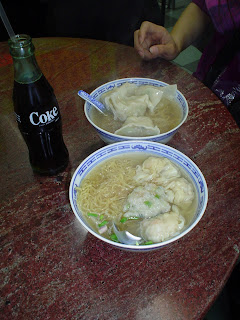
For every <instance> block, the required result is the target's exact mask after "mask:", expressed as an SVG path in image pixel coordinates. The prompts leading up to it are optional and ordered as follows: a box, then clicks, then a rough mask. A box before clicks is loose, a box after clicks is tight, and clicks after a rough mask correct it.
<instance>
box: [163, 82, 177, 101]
mask: <svg viewBox="0 0 240 320" xmlns="http://www.w3.org/2000/svg"><path fill="white" fill-rule="evenodd" d="M161 88H162V91H163V97H165V98H167V99H169V100H174V99H175V98H176V96H177V85H176V84H172V85H168V86H165V87H161Z"/></svg>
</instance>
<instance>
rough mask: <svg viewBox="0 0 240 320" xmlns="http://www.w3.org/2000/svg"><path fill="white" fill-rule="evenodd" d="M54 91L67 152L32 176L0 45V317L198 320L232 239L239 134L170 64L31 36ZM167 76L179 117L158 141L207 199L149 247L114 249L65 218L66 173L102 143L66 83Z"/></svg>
mask: <svg viewBox="0 0 240 320" xmlns="http://www.w3.org/2000/svg"><path fill="white" fill-rule="evenodd" d="M33 43H34V44H35V47H36V58H37V61H38V63H39V66H40V67H41V69H42V71H43V73H44V74H45V76H46V78H47V79H48V80H49V82H50V83H51V85H52V86H53V88H54V90H55V94H56V96H57V99H58V102H59V105H60V110H61V115H62V122H63V135H64V140H65V143H66V146H67V148H68V150H69V154H70V163H69V166H68V167H67V169H66V170H65V171H64V172H63V173H61V174H58V175H57V176H54V177H41V176H36V175H34V174H33V173H32V170H31V167H30V164H29V160H28V150H27V147H26V145H25V143H24V141H23V138H22V136H21V134H20V132H19V130H18V127H17V123H16V121H15V116H14V111H13V103H12V88H13V65H12V59H11V56H10V55H9V51H8V46H7V43H6V42H2V43H0V57H1V58H0V93H1V94H0V115H1V117H0V177H1V191H0V221H1V227H0V231H1V258H0V270H1V298H2V299H1V315H2V316H1V318H2V319H8V320H9V319H18V320H20V319H24V320H27V319H45V320H46V319H86V320H96V319H104V320H108V319H111V320H112V319H123V320H125V319H136V320H146V319H151V320H152V319H154V320H155V319H161V320H172V319H174V320H176V319H184V320H188V319H189V320H194V319H202V318H203V317H204V316H205V314H206V313H207V311H208V310H209V308H210V307H211V305H212V304H213V302H214V301H215V299H216V298H217V296H218V295H219V293H220V292H221V290H222V288H223V287H224V285H225V283H226V281H227V279H228V278H229V276H230V274H231V272H232V270H233V268H234V265H235V264H236V261H237V259H238V257H239V244H240V233H239V230H240V193H239V190H240V171H239V168H240V134H239V133H240V130H239V128H238V127H237V125H236V124H235V122H234V120H233V118H232V117H231V115H230V113H229V112H228V111H227V109H226V108H225V107H224V105H223V104H222V103H221V102H220V101H219V100H218V98H217V97H216V96H215V95H214V94H213V93H212V92H211V91H210V90H209V89H208V88H206V87H205V86H204V85H203V84H202V83H200V82H199V81H198V80H197V79H195V78H194V77H193V76H192V75H190V74H188V73H187V72H186V71H184V70H182V69H181V68H179V67H178V66H176V65H174V64H173V63H170V62H167V61H163V60H160V59H156V60H154V61H149V62H144V61H142V60H141V59H140V57H139V56H138V55H137V53H136V52H135V50H134V49H133V48H131V47H128V46H124V45H119V44H116V43H109V42H103V41H97V40H89V39H73V38H39V39H33ZM125 77H147V78H153V79H158V80H161V81H164V82H166V83H168V84H175V83H176V84H177V85H178V89H179V90H180V91H181V92H182V93H183V94H184V95H185V97H186V99H187V101H188V104H189V109H190V111H189V116H188V119H187V121H186V122H185V124H184V125H183V126H182V127H181V129H180V130H179V132H178V133H177V134H176V135H175V136H174V138H173V139H172V140H171V141H170V143H169V145H171V146H172V147H174V148H177V149H179V150H180V151H181V152H183V153H185V154H186V155H187V156H188V157H190V158H191V159H192V160H193V161H194V162H195V163H196V164H197V165H198V166H199V168H200V169H201V171H202V172H203V174H204V176H205V178H206V181H207V184H208V188H209V201H208V206H207V209H206V212H205V214H204V216H203V218H202V219H201V220H200V222H199V223H198V224H197V226H196V227H195V228H194V229H193V230H192V231H191V232H190V233H189V234H187V235H186V236H184V237H183V238H181V239H180V240H179V241H176V242H174V243H172V244H170V245H168V246H165V247H163V248H161V249H159V250H157V251H153V252H147V253H133V252H127V251H122V250H120V249H115V248H113V247H112V246H110V245H108V244H106V243H104V242H102V241H101V240H99V239H96V238H95V237H93V236H92V235H91V234H89V233H87V232H86V231H85V230H84V229H83V227H82V226H81V225H80V223H79V222H78V220H77V219H76V217H75V215H74V214H73V212H72V210H71V208H70V203H69V198H68V188H69V183H70V180H71V176H72V174H73V172H74V170H75V169H76V167H77V166H78V165H79V163H80V162H81V161H82V160H83V159H84V158H86V157H87V156H88V155H89V154H90V153H92V152H93V151H95V150H97V149H98V148H100V147H102V146H104V143H103V142H102V141H101V140H100V138H99V137H98V135H97V134H96V132H95V131H94V130H93V128H92V127H91V126H90V124H89V123H88V121H87V120H86V118H85V116H84V112H83V105H84V101H83V100H82V99H81V98H79V96H78V95H77V91H78V90H80V89H83V90H85V91H87V92H88V93H90V92H91V91H92V90H93V89H95V88H96V87H97V86H99V85H101V84H103V83H105V82H108V81H111V80H113V79H117V78H125Z"/></svg>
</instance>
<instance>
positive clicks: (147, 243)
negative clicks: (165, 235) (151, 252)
mask: <svg viewBox="0 0 240 320" xmlns="http://www.w3.org/2000/svg"><path fill="white" fill-rule="evenodd" d="M143 244H144V245H146V246H147V245H149V244H153V242H152V241H147V242H145V243H143Z"/></svg>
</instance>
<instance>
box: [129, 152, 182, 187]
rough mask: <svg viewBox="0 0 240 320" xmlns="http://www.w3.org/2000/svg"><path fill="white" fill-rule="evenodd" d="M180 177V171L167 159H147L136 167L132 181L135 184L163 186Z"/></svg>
mask: <svg viewBox="0 0 240 320" xmlns="http://www.w3.org/2000/svg"><path fill="white" fill-rule="evenodd" d="M180 176H181V173H180V170H179V169H178V168H177V167H176V166H175V165H174V164H173V163H172V162H171V161H170V160H169V159H167V158H163V157H159V158H157V157H149V158H148V159H146V160H145V161H144V162H143V164H142V165H139V166H137V168H136V175H135V177H134V179H135V180H136V182H137V183H146V182H152V183H156V184H159V185H163V186H165V185H167V184H168V183H170V182H171V181H172V180H174V179H176V178H179V177H180Z"/></svg>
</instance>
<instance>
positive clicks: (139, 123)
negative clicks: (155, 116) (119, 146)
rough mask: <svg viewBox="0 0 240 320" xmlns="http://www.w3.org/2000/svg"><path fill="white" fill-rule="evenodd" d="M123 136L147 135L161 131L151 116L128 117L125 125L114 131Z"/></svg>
mask: <svg viewBox="0 0 240 320" xmlns="http://www.w3.org/2000/svg"><path fill="white" fill-rule="evenodd" d="M114 133H115V134H119V135H121V136H129V137H146V136H154V135H157V134H159V133H160V129H159V128H158V127H157V126H154V124H153V122H152V120H151V119H150V118H149V117H128V118H127V120H126V121H125V122H124V124H123V126H122V127H121V128H120V129H118V130H116V131H115V132H114Z"/></svg>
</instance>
